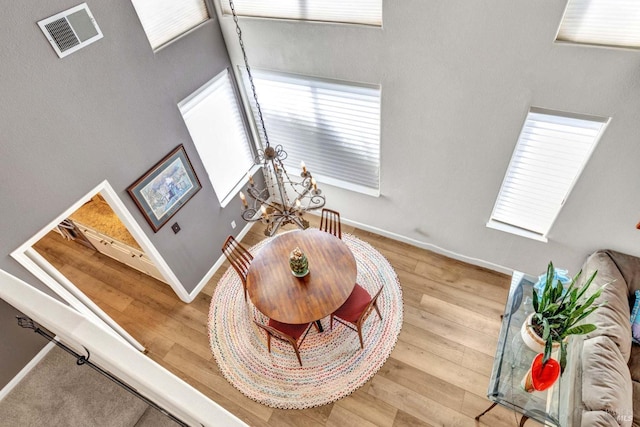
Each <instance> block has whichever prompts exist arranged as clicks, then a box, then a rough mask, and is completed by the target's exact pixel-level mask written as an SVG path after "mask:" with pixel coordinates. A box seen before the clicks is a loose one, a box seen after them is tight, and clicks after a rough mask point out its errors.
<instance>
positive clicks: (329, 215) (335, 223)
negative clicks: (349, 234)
mask: <svg viewBox="0 0 640 427" xmlns="http://www.w3.org/2000/svg"><path fill="white" fill-rule="evenodd" d="M320 230H322V231H326V232H327V233H331V234H333V235H334V236H336V237H337V238H339V239H342V225H341V223H340V213H339V212H336V211H332V210H331V209H327V208H322V215H321V216H320Z"/></svg>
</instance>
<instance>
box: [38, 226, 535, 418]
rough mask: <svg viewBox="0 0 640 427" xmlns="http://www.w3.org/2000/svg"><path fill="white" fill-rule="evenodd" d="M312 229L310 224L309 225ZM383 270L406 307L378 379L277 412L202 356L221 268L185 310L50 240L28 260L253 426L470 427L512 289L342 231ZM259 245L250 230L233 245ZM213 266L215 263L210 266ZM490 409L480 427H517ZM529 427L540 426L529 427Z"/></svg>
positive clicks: (461, 266) (470, 270) (153, 284)
mask: <svg viewBox="0 0 640 427" xmlns="http://www.w3.org/2000/svg"><path fill="white" fill-rule="evenodd" d="M309 219H310V222H311V223H312V225H313V226H317V218H316V217H314V216H310V218H309ZM343 232H350V233H353V234H354V235H356V236H357V237H359V238H360V239H362V240H365V241H367V242H369V243H370V244H372V245H373V246H374V247H376V248H377V249H378V250H379V251H380V252H381V253H382V254H383V255H384V256H385V257H386V258H387V259H388V260H389V261H390V262H391V264H392V265H393V267H394V268H395V269H396V271H397V273H398V276H399V278H400V283H401V284H402V287H403V296H404V305H405V307H404V315H405V319H404V325H403V328H402V332H401V334H400V338H399V340H398V344H397V345H396V348H395V349H394V351H393V353H392V354H391V357H390V358H389V359H388V361H387V362H386V363H385V365H384V366H383V367H382V369H381V370H380V371H379V372H378V373H377V374H376V375H375V376H374V377H373V378H372V379H371V380H370V381H369V382H368V383H367V384H365V385H364V386H363V387H362V388H360V389H359V390H357V391H356V392H355V393H353V394H352V395H350V396H348V397H346V398H344V399H341V400H339V401H337V402H335V403H333V404H329V405H325V406H322V407H318V408H312V409H306V410H279V409H273V408H269V407H267V406H264V405H261V404H259V403H256V402H254V401H252V400H250V399H248V398H246V397H244V396H243V395H242V394H241V393H240V392H238V391H237V390H236V389H235V388H234V387H233V386H231V385H230V384H229V383H228V382H227V381H226V380H225V379H224V378H223V377H222V374H221V373H220V370H219V369H218V366H217V364H216V362H215V360H214V359H213V356H212V354H211V351H210V350H209V343H208V337H207V329H206V323H207V315H208V311H209V305H210V302H211V295H212V294H213V292H214V290H215V286H216V284H217V282H218V280H219V279H220V277H221V276H222V274H223V273H224V271H225V270H226V269H227V268H228V264H226V263H225V265H224V266H223V268H221V269H220V270H219V271H218V272H217V273H216V274H215V276H214V277H213V278H212V279H211V281H210V282H209V283H208V284H207V286H206V287H205V288H204V290H203V291H202V292H201V293H200V295H198V297H197V298H196V299H195V300H194V301H193V302H192V303H191V304H185V303H183V302H181V301H180V300H179V299H178V298H177V296H176V295H175V294H174V293H173V291H172V290H171V288H170V287H169V286H168V285H166V284H163V283H161V282H158V281H156V280H155V279H153V278H151V277H149V276H146V275H144V274H142V273H139V272H137V271H136V270H133V269H130V268H128V267H126V266H124V265H123V264H120V263H119V262H117V261H115V260H112V259H111V258H109V257H107V256H104V255H102V254H100V253H98V252H94V251H92V250H90V249H88V248H85V247H83V246H81V245H79V244H77V243H73V242H67V241H65V240H64V239H62V237H60V236H59V235H58V234H56V233H53V232H52V233H49V235H48V236H46V237H45V238H43V239H42V240H41V241H40V242H38V244H37V245H36V246H35V248H36V250H37V251H38V252H39V253H41V254H42V255H43V256H44V257H45V258H46V259H48V260H49V261H50V262H51V263H52V264H54V265H55V266H56V268H58V269H59V270H60V271H61V272H62V273H63V274H64V275H65V276H67V277H68V278H69V279H70V280H71V281H72V282H73V283H75V284H76V285H77V286H78V287H79V288H80V289H81V290H82V291H83V292H85V293H86V294H87V295H88V296H89V297H90V298H92V299H93V300H94V301H95V302H96V303H97V304H98V305H99V306H100V307H101V308H102V309H103V310H104V311H105V312H106V313H107V314H109V315H110V316H111V317H112V318H113V319H115V320H116V321H117V322H118V323H119V324H120V325H121V326H122V327H124V329H126V330H127V331H128V332H129V333H130V334H131V335H133V336H134V337H135V338H136V339H137V340H139V341H140V342H141V343H142V344H143V345H144V346H145V347H146V348H147V355H148V356H149V357H151V358H152V359H153V360H155V361H156V362H158V363H160V364H161V365H162V366H164V367H165V368H167V369H168V370H170V371H171V372H173V373H175V374H176V375H177V376H178V377H180V378H182V379H183V380H185V381H187V382H188V383H190V384H191V385H193V386H194V387H195V388H197V389H198V390H200V391H201V392H202V393H204V394H205V395H207V396H209V397H210V398H211V399H213V400H214V401H216V402H218V403H219V404H220V405H222V406H223V407H225V408H226V409H227V410H229V411H230V412H232V413H233V414H235V415H236V416H238V417H239V418H240V419H242V420H244V421H245V422H246V423H247V424H249V425H252V426H296V427H298V426H309V427H311V426H341V427H342V426H388V427H391V426H393V427H401V426H433V427H435V426H447V427H448V426H452V427H454V426H476V425H478V424H476V423H475V421H474V417H475V416H476V415H478V414H479V413H481V412H482V411H484V410H485V409H486V408H487V407H488V406H489V405H490V402H489V401H488V400H487V399H486V397H485V394H486V390H487V386H488V383H489V376H490V375H491V367H492V363H493V356H494V353H495V350H496V344H497V339H498V333H499V330H500V315H501V314H502V312H503V309H504V304H505V302H506V298H507V294H508V288H509V282H510V278H509V277H508V276H506V275H503V274H499V273H496V272H493V271H490V270H486V269H482V268H479V267H475V266H472V265H469V264H465V263H463V262H459V261H456V260H452V259H450V258H447V257H445V256H442V255H438V254H435V253H433V252H430V251H426V250H422V249H418V248H415V247H413V246H411V245H408V244H405V243H401V242H397V241H394V240H392V239H388V238H385V237H382V236H379V235H376V234H373V233H370V232H367V231H363V230H359V229H353V228H351V227H345V228H344V230H343ZM263 238H264V236H263V234H262V227H261V226H260V224H257V225H255V226H254V228H253V229H252V230H251V232H250V233H249V234H248V235H247V236H246V237H245V238H244V239H243V244H245V245H246V246H247V247H250V246H252V245H254V244H256V243H257V242H259V241H260V240H262V239H263ZM215 256H218V254H215ZM518 420H519V416H518V415H516V414H514V413H513V412H512V411H509V410H507V409H505V408H502V407H500V406H498V407H496V408H494V409H493V410H492V411H491V412H489V413H488V414H487V415H485V416H484V417H483V418H482V419H481V423H480V425H485V426H491V427H507V426H517V425H518ZM527 425H528V426H536V425H537V426H539V425H540V424H537V423H535V422H533V421H529V422H528V423H527Z"/></svg>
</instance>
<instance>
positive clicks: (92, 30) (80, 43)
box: [38, 3, 102, 58]
mask: <svg viewBox="0 0 640 427" xmlns="http://www.w3.org/2000/svg"><path fill="white" fill-rule="evenodd" d="M38 25H39V26H40V29H41V30H42V32H43V33H44V35H45V36H46V37H47V40H49V43H51V46H52V47H53V49H54V50H55V51H56V53H57V54H58V56H59V57H60V58H64V57H65V56H67V55H69V54H72V53H73V52H75V51H77V50H78V49H82V48H83V47H85V46H87V45H90V44H91V43H93V42H95V41H97V40H100V39H101V38H102V31H100V28H99V27H98V24H97V23H96V20H95V19H93V15H92V14H91V11H90V10H89V6H87V4H86V3H82V4H81V5H78V6H76V7H72V8H71V9H68V10H65V11H64V12H60V13H58V14H56V15H53V16H51V17H49V18H47V19H43V20H42V21H39V22H38Z"/></svg>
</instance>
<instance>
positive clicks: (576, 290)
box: [522, 262, 604, 371]
mask: <svg viewBox="0 0 640 427" xmlns="http://www.w3.org/2000/svg"><path fill="white" fill-rule="evenodd" d="M581 274H582V271H580V272H578V274H576V275H575V276H574V277H573V279H571V283H570V284H569V286H568V287H567V288H566V289H565V288H564V287H563V286H562V283H561V282H560V280H558V281H557V282H556V283H554V277H555V269H554V268H553V263H552V262H549V266H548V267H547V276H546V283H545V284H544V288H543V289H542V293H541V294H538V292H536V290H535V289H534V290H533V310H534V313H532V314H531V315H530V316H529V317H528V318H527V320H528V322H525V324H524V325H523V328H522V332H523V338H525V335H529V336H531V335H532V334H535V335H537V337H538V338H539V339H540V340H541V342H542V344H543V345H544V351H543V353H544V357H543V360H542V363H543V364H544V363H546V362H547V361H548V360H549V358H550V357H551V353H552V351H554V347H555V348H557V347H559V348H560V368H561V371H564V368H565V366H566V363H567V347H566V344H567V337H568V336H569V335H583V334H588V333H590V332H593V331H594V330H595V329H596V326H595V325H593V324H580V325H578V323H579V322H580V321H581V320H583V319H584V318H586V317H587V316H589V315H590V314H591V313H593V312H594V311H595V310H597V309H598V308H599V307H601V306H602V305H603V304H604V303H603V304H594V302H595V300H596V299H597V298H598V297H599V296H600V294H601V293H602V289H603V288H600V289H598V290H597V291H596V292H595V293H594V294H593V295H591V296H590V297H589V298H588V299H586V300H584V298H583V296H584V294H585V292H586V291H587V289H589V286H590V285H591V282H593V279H595V277H596V274H598V272H597V271H595V272H594V273H593V274H592V275H591V277H589V279H587V281H586V282H585V283H584V285H582V286H580V287H578V286H577V284H576V283H577V281H578V279H579V277H580V275H581ZM527 338H529V337H527ZM525 342H527V339H525Z"/></svg>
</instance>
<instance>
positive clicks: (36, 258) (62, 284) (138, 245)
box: [11, 181, 191, 351]
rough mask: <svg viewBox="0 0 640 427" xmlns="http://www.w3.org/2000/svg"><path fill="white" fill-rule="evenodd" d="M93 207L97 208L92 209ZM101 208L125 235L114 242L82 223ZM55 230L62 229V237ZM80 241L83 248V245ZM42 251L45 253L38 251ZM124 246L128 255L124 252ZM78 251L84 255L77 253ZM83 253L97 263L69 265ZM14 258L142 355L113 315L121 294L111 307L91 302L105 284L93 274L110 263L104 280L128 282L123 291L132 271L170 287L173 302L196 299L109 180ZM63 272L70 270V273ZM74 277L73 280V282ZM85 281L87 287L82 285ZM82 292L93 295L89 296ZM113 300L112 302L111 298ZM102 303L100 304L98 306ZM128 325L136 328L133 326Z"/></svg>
mask: <svg viewBox="0 0 640 427" xmlns="http://www.w3.org/2000/svg"><path fill="white" fill-rule="evenodd" d="M88 206H90V207H91V209H87V207H88ZM95 208H99V210H100V211H102V212H104V213H106V214H108V215H112V219H113V220H112V222H113V224H114V226H115V227H116V228H117V229H118V230H120V231H121V232H122V233H121V234H120V235H118V237H116V238H112V237H111V236H108V235H107V233H102V232H100V231H104V230H100V231H98V230H95V229H94V228H93V227H91V225H89V224H83V223H82V222H80V221H84V222H85V223H88V222H91V220H90V219H88V218H89V217H90V216H91V215H97V214H96V212H94V211H95V210H96V209H95ZM74 217H75V218H77V219H80V221H78V222H77V223H76V221H74V220H73V219H71V218H74ZM94 226H95V225H94ZM53 230H57V232H54V231H53ZM85 230H86V231H85ZM123 236H124V237H123ZM78 237H80V238H78ZM68 238H73V239H74V240H77V242H76V241H70V240H68ZM52 239H53V240H52ZM56 239H57V241H56ZM120 240H125V242H126V243H125V244H124V246H123V245H121V244H119V243H123V242H121V241H120ZM46 242H48V244H49V246H50V248H51V245H52V244H53V243H55V244H56V246H57V247H58V249H56V251H58V252H57V259H53V258H55V256H56V255H54V254H55V253H56V251H53V250H49V251H47V243H46ZM80 242H82V244H78V243H80ZM65 244H66V245H67V247H66V248H64V245H65ZM70 244H73V246H70ZM61 245H62V246H61ZM38 246H39V247H40V251H38V250H36V247H38ZM123 247H124V249H126V251H123ZM61 248H62V249H61ZM98 248H100V249H101V250H100V251H97V250H96V249H98ZM78 249H79V251H77V250H78ZM60 250H62V252H60ZM64 251H70V252H67V255H66V258H65V255H64ZM82 251H84V253H85V255H93V257H94V258H95V259H94V260H93V264H91V262H89V263H88V264H86V265H83V266H82V265H78V264H77V263H76V264H75V265H73V264H74V263H71V264H69V262H67V263H65V259H66V260H67V261H69V258H68V256H79V255H82ZM127 251H128V252H127ZM41 252H43V253H44V255H45V256H43V254H42V253H41ZM47 253H48V254H49V255H50V256H49V258H50V259H47ZM96 254H97V255H96ZM105 255H106V256H105ZM11 256H12V257H13V258H14V259H16V260H17V261H18V262H19V263H21V264H22V265H23V266H24V267H25V268H27V270H29V271H30V272H31V273H33V274H34V275H35V276H36V277H38V278H39V279H40V280H41V281H42V282H43V283H44V284H45V285H47V286H48V287H49V288H51V289H52V290H53V291H54V292H55V293H56V294H57V295H58V296H60V297H61V298H62V299H63V300H65V301H66V302H67V303H69V305H71V306H72V307H73V308H75V309H76V310H78V311H79V312H81V313H83V314H85V315H86V316H87V317H88V318H89V319H91V320H92V321H93V322H94V323H96V324H98V325H99V326H101V327H103V328H104V329H106V330H108V331H109V332H110V333H112V334H114V335H117V336H119V337H120V338H122V339H123V340H124V341H126V342H128V343H129V344H131V345H132V346H133V347H135V348H136V349H138V350H140V351H143V350H144V346H143V345H142V344H140V343H139V342H138V341H137V340H136V339H135V338H134V337H133V336H131V335H130V334H129V332H128V331H127V330H125V329H124V328H123V327H122V326H121V325H120V324H118V323H117V322H116V321H114V320H113V318H112V317H111V316H110V315H109V313H113V308H114V307H112V305H114V304H116V302H115V301H117V300H118V295H117V292H111V294H110V295H112V296H113V301H109V302H110V303H111V304H105V301H93V300H92V299H91V298H90V297H89V295H91V294H92V288H91V287H92V286H94V287H95V286H101V285H103V284H100V283H97V282H98V281H100V280H99V279H98V280H96V278H95V277H91V275H90V274H87V272H88V271H89V272H91V271H93V272H94V273H96V274H98V273H99V272H100V270H101V269H102V268H101V267H102V266H104V265H105V264H106V265H107V266H108V267H109V268H105V272H102V273H100V274H102V276H99V277H103V278H105V279H109V280H111V281H114V280H115V281H120V282H122V283H120V286H126V282H127V280H126V277H127V272H129V273H130V275H131V274H133V275H134V276H136V277H135V279H133V280H138V281H139V280H146V279H145V278H148V280H149V281H150V282H151V283H152V284H153V283H155V284H156V285H155V286H160V287H163V288H165V289H164V293H165V294H166V293H169V297H170V298H172V301H173V302H178V300H177V299H176V298H175V296H174V295H173V294H175V295H177V296H178V298H179V299H180V300H182V301H184V302H189V300H190V299H191V298H190V295H189V294H188V293H187V292H186V290H185V289H184V287H183V286H182V284H181V283H180V282H179V281H178V279H177V277H176V276H175V275H174V274H173V272H172V271H171V269H170V268H169V266H168V265H167V263H166V262H165V261H164V259H163V258H162V257H161V255H160V254H159V252H158V251H157V250H156V249H155V247H154V246H153V245H152V243H151V241H150V240H149V239H148V237H147V236H146V235H145V234H144V232H143V231H142V229H141V228H140V226H139V225H138V224H137V223H136V221H135V220H134V219H133V217H132V216H131V214H130V213H129V211H128V210H127V209H126V207H125V206H124V204H123V202H122V201H121V200H120V199H119V197H118V196H117V193H116V192H115V191H114V190H113V188H112V187H111V185H110V184H109V183H108V182H107V181H103V182H102V183H101V184H99V185H98V186H97V187H96V188H94V189H93V190H92V191H90V192H89V193H87V195H85V196H84V197H83V198H81V199H80V200H79V201H77V202H76V203H74V204H73V205H72V206H71V207H70V208H69V209H67V210H66V211H65V212H63V213H62V214H61V215H60V216H58V217H57V218H55V219H54V220H53V221H52V222H51V223H49V224H48V225H47V226H45V227H44V228H43V229H42V230H40V231H39V232H38V233H36V234H35V235H34V236H33V237H32V238H30V239H29V240H28V241H27V242H25V243H24V244H23V245H21V246H20V247H19V248H18V249H16V250H15V251H14V252H12V254H11ZM125 256H126V257H127V258H125ZM118 258H120V260H118ZM96 259H97V260H96ZM125 259H126V260H127V261H128V263H129V264H130V266H131V265H133V268H131V267H130V266H127V265H125V263H123V262H121V261H124V260H125ZM56 265H57V266H56ZM65 265H66V266H65ZM60 268H62V269H63V270H64V273H63V272H62V271H61V270H60ZM105 273H106V274H105ZM68 275H70V276H72V277H67V276H68ZM123 278H124V279H123ZM70 279H71V280H70ZM129 280H131V279H129ZM158 280H162V281H164V282H165V283H167V284H168V285H169V286H167V285H164V284H161V283H160V282H158ZM75 282H78V283H75ZM80 282H82V284H81V285H80V286H77V285H78V284H79V283H80ZM82 288H84V291H87V292H86V293H85V292H83V289H82ZM94 290H95V288H94ZM103 299H105V298H103ZM109 300H111V297H110V298H109ZM96 302H97V303H99V304H96ZM120 308H122V306H120ZM128 326H129V329H131V326H133V325H128Z"/></svg>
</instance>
